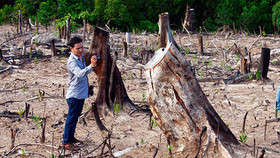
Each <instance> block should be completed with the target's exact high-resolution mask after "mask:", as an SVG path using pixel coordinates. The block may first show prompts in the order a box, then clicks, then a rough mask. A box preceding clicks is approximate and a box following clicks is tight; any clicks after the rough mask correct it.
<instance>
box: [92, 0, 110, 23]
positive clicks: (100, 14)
mask: <svg viewBox="0 0 280 158" xmlns="http://www.w3.org/2000/svg"><path fill="white" fill-rule="evenodd" d="M94 2H95V7H94V11H93V19H94V21H95V22H96V23H97V25H101V24H104V23H105V21H103V19H104V12H105V9H106V5H107V2H108V0H95V1H94Z"/></svg>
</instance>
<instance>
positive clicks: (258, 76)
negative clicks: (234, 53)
mask: <svg viewBox="0 0 280 158" xmlns="http://www.w3.org/2000/svg"><path fill="white" fill-rule="evenodd" d="M256 77H257V79H258V80H259V79H260V78H261V72H260V71H259V70H258V71H257V72H256Z"/></svg>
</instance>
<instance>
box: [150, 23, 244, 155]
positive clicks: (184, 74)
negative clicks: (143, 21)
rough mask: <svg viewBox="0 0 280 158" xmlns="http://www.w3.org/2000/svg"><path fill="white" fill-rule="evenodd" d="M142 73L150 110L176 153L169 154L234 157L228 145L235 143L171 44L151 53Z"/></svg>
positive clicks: (187, 63) (231, 134)
mask: <svg viewBox="0 0 280 158" xmlns="http://www.w3.org/2000/svg"><path fill="white" fill-rule="evenodd" d="M159 26H160V25H159ZM165 30H166V31H167V30H168V28H166V29H165ZM145 74H146V77H147V82H148V95H147V96H148V102H149V105H150V110H151V111H152V113H153V116H154V118H155V120H156V121H157V123H158V125H159V127H160V128H161V130H162V131H163V134H164V135H165V137H166V138H167V140H168V142H169V143H170V144H171V145H172V146H173V148H172V149H175V150H176V152H173V153H178V154H179V155H180V156H179V155H176V156H179V157H182V156H186V155H188V154H189V156H190V157H197V156H198V157H201V156H202V155H205V154H210V155H213V156H214V157H231V156H232V155H234V154H236V152H235V153H234V151H233V150H232V149H231V146H234V145H238V144H239V142H238V140H237V139H236V137H235V136H234V134H233V133H232V132H231V130H230V129H229V128H228V127H227V126H226V124H225V123H224V122H223V120H222V119H221V118H220V117H219V115H218V114H217V112H216V111H215V109H214V108H213V107H212V105H211V104H210V102H209V101H208V99H207V97H206V96H205V94H204V92H203V91H202V89H201V87H200V85H199V83H198V81H197V79H196V77H195V76H194V74H193V71H192V68H191V65H190V63H189V62H188V61H187V60H186V59H185V58H184V56H183V55H182V54H181V53H180V52H179V50H178V49H177V47H176V46H175V45H174V44H173V43H169V44H168V46H167V47H166V48H160V49H159V50H158V51H156V52H155V55H154V57H153V58H152V59H151V60H150V61H149V62H148V63H147V64H146V65H145ZM200 151H201V152H200ZM239 153H240V152H239ZM210 157H211V156H210Z"/></svg>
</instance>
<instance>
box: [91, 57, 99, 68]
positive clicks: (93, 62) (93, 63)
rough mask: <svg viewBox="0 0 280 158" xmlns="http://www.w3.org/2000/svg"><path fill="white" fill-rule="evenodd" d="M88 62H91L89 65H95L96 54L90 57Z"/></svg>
mask: <svg viewBox="0 0 280 158" xmlns="http://www.w3.org/2000/svg"><path fill="white" fill-rule="evenodd" d="M90 62H91V67H96V64H97V57H96V55H94V56H92V57H91V59H90Z"/></svg>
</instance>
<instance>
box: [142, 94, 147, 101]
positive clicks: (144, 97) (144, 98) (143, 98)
mask: <svg viewBox="0 0 280 158" xmlns="http://www.w3.org/2000/svg"><path fill="white" fill-rule="evenodd" d="M145 100H146V93H145V92H144V91H143V92H142V102H144V101H145Z"/></svg>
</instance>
